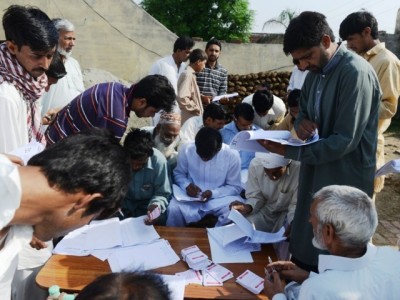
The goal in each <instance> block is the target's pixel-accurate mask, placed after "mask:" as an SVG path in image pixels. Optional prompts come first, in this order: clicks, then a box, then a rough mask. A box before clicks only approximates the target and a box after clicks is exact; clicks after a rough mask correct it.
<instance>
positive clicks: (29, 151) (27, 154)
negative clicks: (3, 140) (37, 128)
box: [9, 140, 44, 165]
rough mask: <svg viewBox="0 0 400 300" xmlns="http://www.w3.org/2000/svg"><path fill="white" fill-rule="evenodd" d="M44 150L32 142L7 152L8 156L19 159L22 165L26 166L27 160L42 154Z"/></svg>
mask: <svg viewBox="0 0 400 300" xmlns="http://www.w3.org/2000/svg"><path fill="white" fill-rule="evenodd" d="M43 150H44V145H43V144H41V143H39V142H37V141H35V140H32V141H31V142H30V143H29V144H26V145H23V146H21V147H19V148H17V149H14V150H13V151H11V152H9V154H12V155H15V156H18V157H20V158H21V159H22V160H23V161H24V164H25V165H26V164H28V161H29V159H31V157H32V156H34V155H36V154H38V153H40V152H42V151H43Z"/></svg>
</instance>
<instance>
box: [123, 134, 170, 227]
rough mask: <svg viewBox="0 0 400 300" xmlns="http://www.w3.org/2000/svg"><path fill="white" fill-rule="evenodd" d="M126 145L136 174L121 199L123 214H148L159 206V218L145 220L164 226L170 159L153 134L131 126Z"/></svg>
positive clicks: (125, 215)
mask: <svg viewBox="0 0 400 300" xmlns="http://www.w3.org/2000/svg"><path fill="white" fill-rule="evenodd" d="M124 148H125V149H126V150H127V152H128V153H129V156H130V158H131V166H132V171H133V174H132V179H131V182H130V184H129V190H128V193H127V194H126V196H125V199H124V200H123V201H122V213H123V217H124V218H128V217H135V218H136V217H140V216H143V215H146V214H147V215H148V216H149V215H150V213H152V212H153V211H154V210H155V209H160V212H161V215H160V217H158V218H156V219H149V220H148V221H147V222H146V223H147V224H153V223H156V224H158V225H165V220H166V216H165V212H166V210H167V206H168V201H169V198H170V196H171V183H170V181H169V179H168V167H167V160H166V159H165V157H164V155H162V153H161V152H160V151H158V150H157V149H155V148H153V139H152V138H151V134H150V133H149V132H147V131H145V130H140V129H137V128H136V129H132V130H131V131H130V132H129V133H128V135H127V136H126V138H125V140H124ZM157 207H158V208H157Z"/></svg>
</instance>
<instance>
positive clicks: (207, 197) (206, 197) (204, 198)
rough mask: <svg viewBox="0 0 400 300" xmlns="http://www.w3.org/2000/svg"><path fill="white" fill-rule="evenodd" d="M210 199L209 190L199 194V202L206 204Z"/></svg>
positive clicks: (210, 193)
mask: <svg viewBox="0 0 400 300" xmlns="http://www.w3.org/2000/svg"><path fill="white" fill-rule="evenodd" d="M211 197H212V192H211V191H210V190H206V191H204V192H203V193H202V194H201V201H204V202H207V201H208V200H210V199H211Z"/></svg>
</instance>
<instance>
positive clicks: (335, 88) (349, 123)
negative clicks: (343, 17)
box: [260, 11, 381, 270]
mask: <svg viewBox="0 0 400 300" xmlns="http://www.w3.org/2000/svg"><path fill="white" fill-rule="evenodd" d="M284 52H285V53H286V54H289V53H290V54H291V56H292V57H293V59H296V60H298V61H299V66H300V67H301V68H302V69H308V70H310V72H309V73H308V75H307V77H306V79H305V81H304V85H303V87H302V89H301V96H300V102H299V103H300V110H299V114H298V116H297V118H296V121H295V128H296V133H297V136H298V137H299V138H300V139H301V140H306V139H308V138H310V137H312V136H313V135H314V134H315V133H316V131H318V134H319V136H320V137H321V140H320V141H319V142H318V143H314V144H311V145H308V146H305V147H294V146H286V145H282V144H279V143H275V142H271V141H265V140H264V141H260V143H261V144H262V145H264V147H265V148H266V149H267V150H268V151H270V152H274V153H277V154H280V155H284V156H285V157H286V158H290V159H295V160H298V161H300V162H301V169H300V176H299V190H298V201H297V206H296V211H295V214H294V217H293V224H292V225H293V226H292V230H291V233H290V252H291V253H292V260H294V261H295V262H296V264H298V265H300V264H302V267H303V268H305V269H306V268H307V269H308V270H316V269H317V264H318V254H320V251H319V250H318V249H316V248H315V247H314V246H313V245H312V242H311V241H312V237H313V233H312V230H311V227H310V226H307V224H308V222H307V220H308V216H309V211H310V205H311V200H312V198H311V195H312V194H313V193H315V192H316V191H318V190H320V189H321V188H322V187H324V186H328V185H332V184H342V185H350V186H354V187H357V188H359V189H361V190H363V191H364V192H366V193H367V194H369V195H370V196H372V194H373V181H374V175H375V168H376V158H375V154H376V144H377V142H376V137H377V124H378V114H379V103H380V97H381V92H380V87H379V81H378V79H377V77H376V74H375V72H374V70H373V69H372V67H371V66H370V65H369V64H368V62H366V61H365V60H364V59H363V58H361V57H360V56H358V55H356V54H354V53H352V52H351V51H349V50H348V49H347V48H346V47H345V46H344V45H343V44H337V43H335V36H334V34H333V32H332V29H331V28H330V27H329V25H328V23H327V21H326V17H325V16H324V15H322V14H320V13H318V12H309V11H306V12H302V13H301V14H300V15H299V16H297V17H296V18H294V19H292V20H291V22H290V24H289V26H288V28H287V29H286V32H285V36H284ZM349 112H351V113H349Z"/></svg>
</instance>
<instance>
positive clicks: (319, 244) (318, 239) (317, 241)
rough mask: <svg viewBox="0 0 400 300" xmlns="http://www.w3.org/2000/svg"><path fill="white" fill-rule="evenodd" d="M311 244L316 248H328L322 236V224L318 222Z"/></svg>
mask: <svg viewBox="0 0 400 300" xmlns="http://www.w3.org/2000/svg"><path fill="white" fill-rule="evenodd" d="M312 244H313V246H314V247H315V248H317V249H320V250H328V249H327V248H326V245H325V243H324V240H323V238H322V225H320V224H318V226H317V230H314V237H313V239H312Z"/></svg>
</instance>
